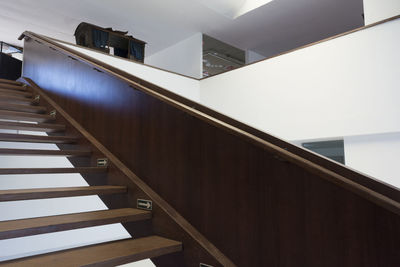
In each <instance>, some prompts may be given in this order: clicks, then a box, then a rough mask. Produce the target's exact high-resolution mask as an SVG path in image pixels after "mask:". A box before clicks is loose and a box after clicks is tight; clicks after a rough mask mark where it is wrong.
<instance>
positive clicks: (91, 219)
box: [0, 208, 151, 240]
mask: <svg viewBox="0 0 400 267" xmlns="http://www.w3.org/2000/svg"><path fill="white" fill-rule="evenodd" d="M150 218H151V213H150V212H148V211H144V210H139V209H131V208H126V209H115V210H101V211H91V212H82V213H74V214H66V215H56V216H46V217H39V218H32V219H22V220H12V221H3V222H0V240H2V239H9V238H17V237H23V236H30V235H38V234H45V233H52V232H59V231H66V230H72V229H78V228H85V227H92V226H98V225H105V224H112V223H125V222H134V221H142V220H147V219H150Z"/></svg>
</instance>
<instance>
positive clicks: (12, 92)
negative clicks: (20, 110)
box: [0, 88, 32, 97]
mask: <svg viewBox="0 0 400 267" xmlns="http://www.w3.org/2000/svg"><path fill="white" fill-rule="evenodd" d="M0 93H3V94H8V95H18V96H24V97H32V93H31V92H24V91H18V90H13V89H3V88H0Z"/></svg>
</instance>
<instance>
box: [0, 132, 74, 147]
mask: <svg viewBox="0 0 400 267" xmlns="http://www.w3.org/2000/svg"><path fill="white" fill-rule="evenodd" d="M0 141H5V142H29V143H52V144H71V143H76V142H77V141H78V137H75V136H47V135H29V134H9V133H0Z"/></svg>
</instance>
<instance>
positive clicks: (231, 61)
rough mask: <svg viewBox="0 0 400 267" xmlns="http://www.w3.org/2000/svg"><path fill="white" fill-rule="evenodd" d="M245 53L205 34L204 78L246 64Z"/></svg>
mask: <svg viewBox="0 0 400 267" xmlns="http://www.w3.org/2000/svg"><path fill="white" fill-rule="evenodd" d="M245 62H246V58H245V51H244V50H241V49H239V48H236V47H234V46H232V45H229V44H227V43H224V42H221V41H219V40H217V39H215V38H212V37H210V36H208V35H205V34H203V77H207V76H211V75H215V74H218V73H221V72H224V71H228V70H232V69H236V68H238V67H241V66H243V65H244V64H245Z"/></svg>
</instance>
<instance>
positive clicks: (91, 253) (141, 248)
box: [2, 236, 182, 267]
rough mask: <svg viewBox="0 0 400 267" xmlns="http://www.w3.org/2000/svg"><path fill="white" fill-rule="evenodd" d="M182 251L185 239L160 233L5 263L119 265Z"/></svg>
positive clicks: (59, 265) (22, 266)
mask: <svg viewBox="0 0 400 267" xmlns="http://www.w3.org/2000/svg"><path fill="white" fill-rule="evenodd" d="M179 251H182V243H181V242H177V241H174V240H170V239H166V238H163V237H159V236H149V237H143V238H137V239H127V240H121V241H114V242H109V243H104V244H99V245H92V246H87V247H82V248H74V249H69V250H64V251H60V252H53V253H48V254H44V255H39V256H33V257H28V258H22V259H18V260H13V261H8V262H4V263H3V264H2V266H19V267H24V266H29V267H31V266H57V267H72V266H73V267H76V266H117V265H121V264H126V263H130V262H134V261H139V260H143V259H147V258H155V257H159V256H162V255H166V254H170V253H175V252H179Z"/></svg>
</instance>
